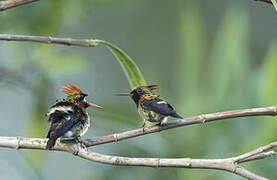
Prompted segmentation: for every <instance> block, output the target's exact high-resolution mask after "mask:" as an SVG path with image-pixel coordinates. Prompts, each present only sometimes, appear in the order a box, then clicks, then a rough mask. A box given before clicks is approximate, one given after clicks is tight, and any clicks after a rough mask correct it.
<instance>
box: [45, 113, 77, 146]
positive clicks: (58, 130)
mask: <svg viewBox="0 0 277 180" xmlns="http://www.w3.org/2000/svg"><path fill="white" fill-rule="evenodd" d="M65 114H66V115H65ZM65 114H64V116H62V118H61V115H59V117H60V118H61V119H59V120H55V121H53V122H52V123H51V127H50V129H49V132H48V134H47V138H49V140H48V142H47V146H46V149H50V148H51V147H53V146H54V145H55V142H56V140H57V139H58V138H59V137H61V136H63V135H64V134H65V133H66V132H67V131H69V130H70V129H72V128H73V127H74V126H75V125H76V124H77V123H79V118H78V117H77V116H76V115H74V114H73V113H70V114H67V113H65Z"/></svg>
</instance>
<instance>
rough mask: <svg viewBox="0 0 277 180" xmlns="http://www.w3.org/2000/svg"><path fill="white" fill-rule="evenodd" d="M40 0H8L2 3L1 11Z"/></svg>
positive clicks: (0, 5) (0, 2)
mask: <svg viewBox="0 0 277 180" xmlns="http://www.w3.org/2000/svg"><path fill="white" fill-rule="evenodd" d="M35 1H39V0H6V1H0V11H5V10H7V9H10V8H14V7H17V6H21V5H24V4H28V3H32V2H35Z"/></svg>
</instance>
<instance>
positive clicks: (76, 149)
mask: <svg viewBox="0 0 277 180" xmlns="http://www.w3.org/2000/svg"><path fill="white" fill-rule="evenodd" d="M46 142H47V139H43V138H24V137H0V147H6V148H14V149H39V150H45V147H46ZM276 146H277V142H273V143H270V144H268V145H266V146H262V147H260V148H258V149H256V150H253V151H251V152H249V153H245V154H242V155H240V156H237V157H232V158H223V159H192V158H130V157H122V156H111V155H105V154H100V153H96V152H92V151H88V150H87V149H86V148H82V146H81V145H80V144H63V143H61V142H60V141H57V143H56V145H55V147H54V148H53V150H56V151H64V152H69V153H73V154H74V155H76V156H78V157H80V158H83V159H87V160H90V161H94V162H98V163H103V164H109V165H117V166H144V167H155V168H160V167H174V168H198V169H216V170H224V171H228V172H231V173H234V174H237V175H239V176H242V177H245V178H247V179H252V180H266V179H267V178H264V177H262V176H259V175H257V174H255V173H252V172H250V171H248V170H246V169H244V168H243V167H241V166H239V165H238V164H240V163H243V162H249V161H254V160H257V159H260V158H252V159H250V158H249V155H250V154H252V155H253V154H255V153H254V152H258V153H257V154H263V155H264V157H263V158H266V157H269V155H265V154H266V151H267V150H269V149H272V148H274V147H276ZM271 152H272V151H270V152H268V153H269V154H270V153H271ZM268 153H267V154H268ZM257 154H256V156H257ZM253 156H254V155H253ZM261 156H262V155H260V157H261Z"/></svg>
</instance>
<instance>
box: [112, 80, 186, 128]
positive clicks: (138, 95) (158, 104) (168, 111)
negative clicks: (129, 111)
mask: <svg viewBox="0 0 277 180" xmlns="http://www.w3.org/2000/svg"><path fill="white" fill-rule="evenodd" d="M157 88H158V86H157V85H150V86H138V87H136V88H134V89H133V90H132V91H131V92H130V93H122V94H117V95H118V96H130V97H131V98H132V99H133V101H134V102H135V103H136V105H137V109H138V113H139V114H140V116H141V117H142V118H143V119H144V120H143V125H142V128H143V130H144V127H145V124H146V121H149V122H154V123H155V122H157V123H158V125H164V124H165V123H166V122H167V119H168V117H169V116H171V117H174V118H181V119H183V118H182V116H180V115H179V114H177V112H176V111H175V110H174V108H173V107H172V106H171V105H170V104H168V103H167V102H166V101H164V100H162V99H161V98H160V97H159V96H158V95H155V94H154V93H153V90H155V89H157Z"/></svg>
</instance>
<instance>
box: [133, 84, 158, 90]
mask: <svg viewBox="0 0 277 180" xmlns="http://www.w3.org/2000/svg"><path fill="white" fill-rule="evenodd" d="M138 88H149V89H151V90H155V89H158V85H149V86H138V87H136V88H134V89H133V90H136V89H138Z"/></svg>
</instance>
